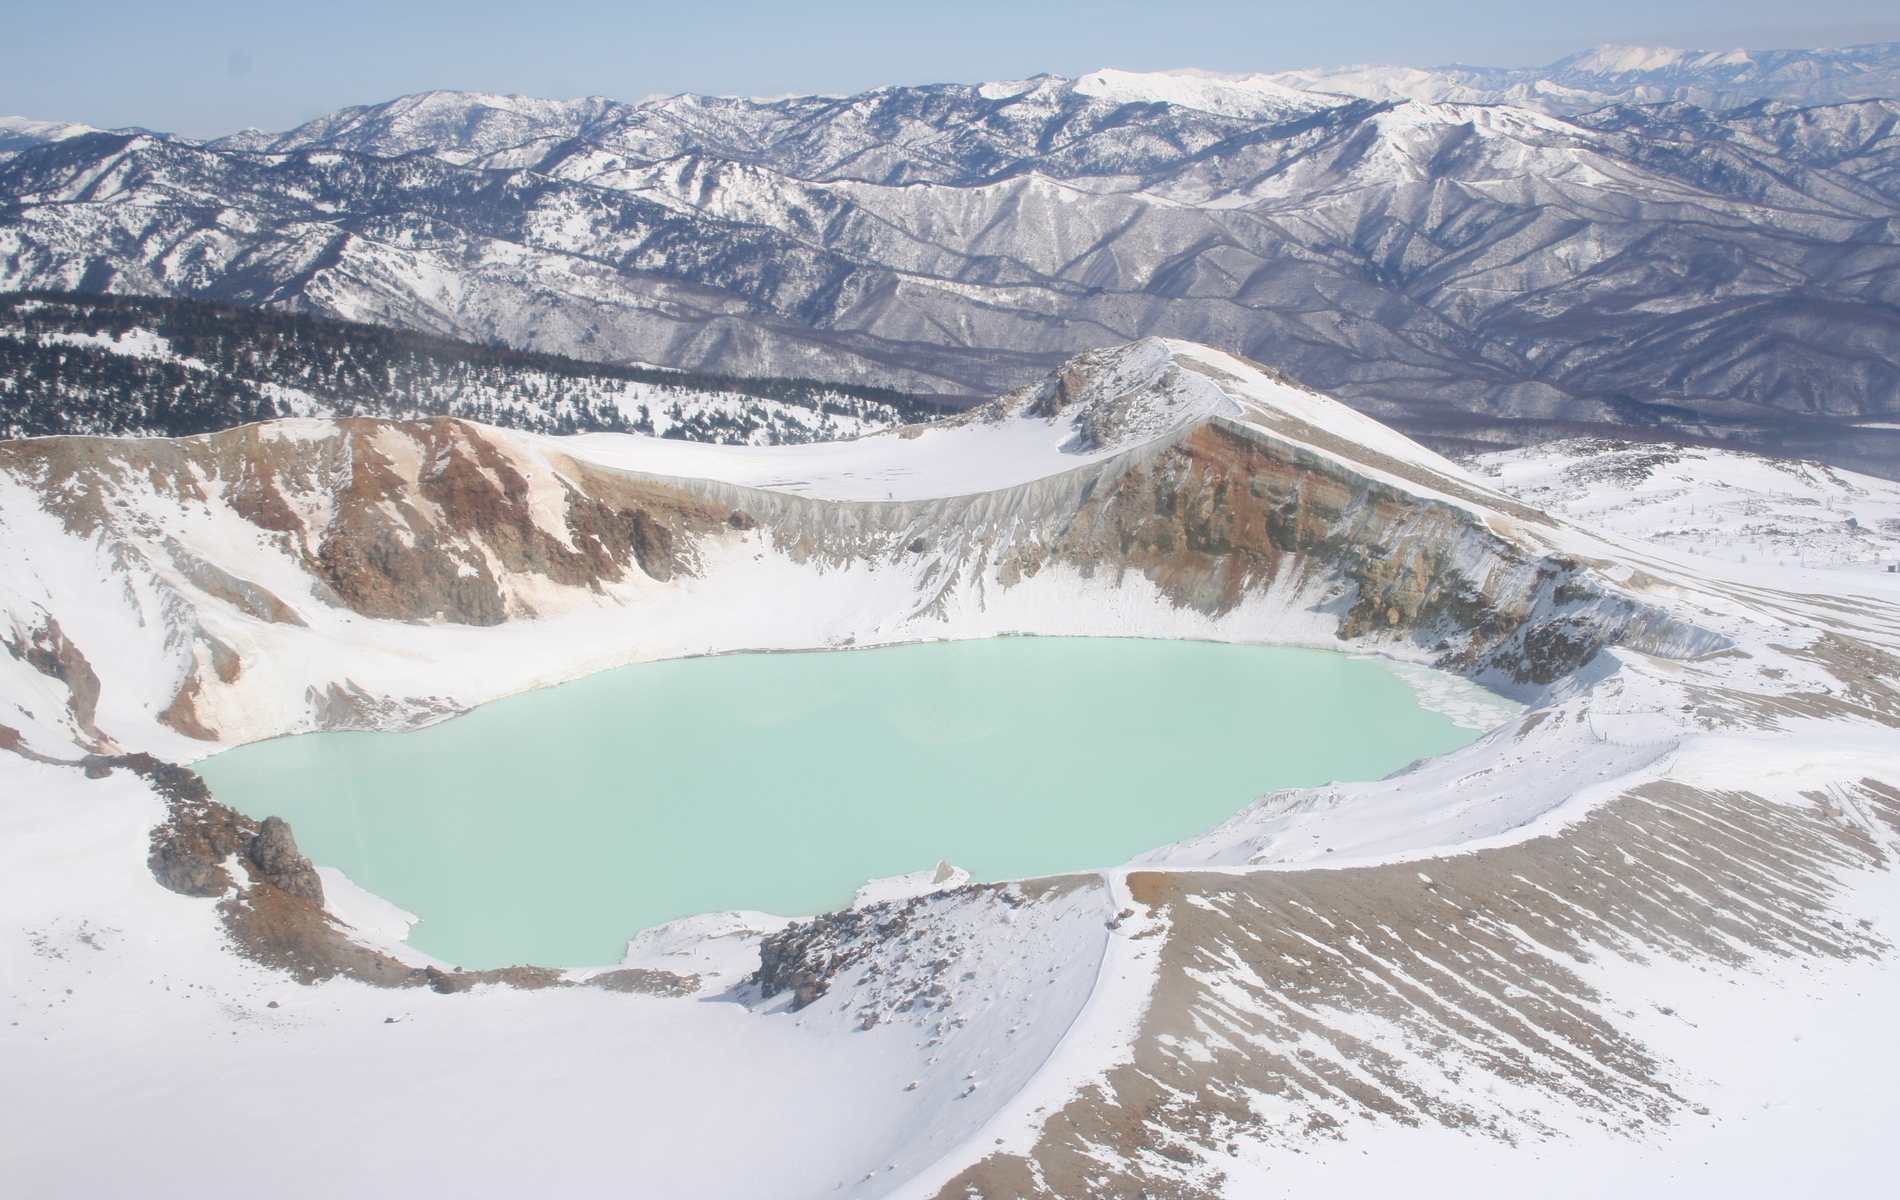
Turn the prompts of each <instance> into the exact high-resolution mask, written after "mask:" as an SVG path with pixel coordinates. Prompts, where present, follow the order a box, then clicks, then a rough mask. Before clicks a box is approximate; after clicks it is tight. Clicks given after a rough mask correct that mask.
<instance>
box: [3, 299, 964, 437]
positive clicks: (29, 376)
mask: <svg viewBox="0 0 1900 1200" xmlns="http://www.w3.org/2000/svg"><path fill="white" fill-rule="evenodd" d="M135 331H145V332H147V333H149V334H152V335H155V336H157V337H159V338H163V339H164V340H165V341H166V342H167V343H168V344H169V347H170V351H171V357H139V356H136V355H133V354H127V353H119V352H115V351H114V350H111V349H107V348H104V347H102V346H89V345H85V344H74V343H72V342H71V341H66V340H62V339H63V338H71V337H73V336H75V335H84V336H91V337H105V338H110V339H113V340H115V341H116V340H117V339H120V338H122V337H125V336H126V335H127V334H130V333H133V332H135ZM178 358H183V359H191V360H196V363H198V364H202V367H200V366H197V365H186V364H184V363H181V362H179V361H176V359H178ZM628 384H639V385H644V388H646V389H651V390H652V391H653V392H654V393H655V394H654V395H653V397H652V398H651V399H650V400H648V401H647V403H645V404H643V405H642V406H641V407H640V409H639V410H638V411H635V412H632V413H627V412H623V411H621V409H620V407H619V406H618V405H616V404H615V403H614V401H613V397H614V396H615V395H617V394H619V393H620V392H622V391H624V390H625V388H626V385H628ZM277 388H289V389H295V390H296V391H297V392H301V393H304V394H306V395H308V396H310V397H312V398H314V400H315V401H316V402H317V406H316V415H324V416H379V417H419V416H458V417H467V418H470V419H473V420H479V421H485V422H488V423H491V424H495V425H502V426H506V427H510V428H517V429H527V430H532V431H535V432H544V433H577V432H591V431H597V430H604V431H617V432H652V431H653V430H654V429H655V428H656V427H661V428H663V429H664V432H665V434H666V436H669V437H683V438H689V439H691V440H696V441H721V442H740V441H747V440H757V438H758V435H759V431H761V430H763V431H764V434H763V437H764V440H768V441H805V440H812V438H813V437H815V436H825V435H826V434H825V431H826V430H828V429H830V428H832V427H833V426H832V424H831V420H830V419H834V418H850V419H852V420H853V421H854V422H855V421H864V422H868V423H870V424H872V425H876V426H879V427H883V426H890V425H898V424H903V423H906V422H911V421H920V420H928V419H929V418H931V417H933V416H936V415H938V414H939V413H940V411H941V410H940V409H939V408H938V407H937V406H936V405H935V404H934V403H933V402H931V401H930V400H927V399H923V398H918V397H913V396H909V395H906V394H904V393H902V392H896V391H891V390H889V389H885V388H876V387H865V386H859V385H848V384H834V383H822V382H819V381H816V380H811V379H774V378H755V377H747V376H737V375H716V374H707V373H701V372H681V371H671V370H666V369H662V368H654V367H633V366H619V365H613V364H606V363H594V362H586V361H583V360H580V359H572V358H564V357H561V356H559V355H553V354H541V353H536V352H532V351H523V350H515V349H511V348H507V347H501V346H484V345H477V344H474V343H470V342H462V341H456V340H454V339H452V338H445V337H438V336H435V335H431V334H426V333H417V332H414V331H411V330H402V329H392V328H388V327H384V326H379V325H366V324H361V323H358V322H353V321H340V320H334V319H331V318H327V317H317V316H310V315H307V314H301V313H289V312H282V311H277V310H273V309H262V308H247V307H240V306H234V305H228V304H216V303H209V302H204V301H196V300H174V299H160V298H151V297H139V296H109V295H96V294H79V293H64V292H20V293H8V294H0V437H32V436H42V435H47V434H62V433H88V434H143V435H162V436H173V437H176V436H186V435H190V434H198V433H209V432H212V431H215V430H219V429H228V428H230V427H232V426H235V425H241V424H245V423H247V422H251V421H261V420H269V419H271V418H274V417H280V416H290V415H296V414H295V412H294V410H293V409H292V408H290V407H288V406H287V405H286V403H285V402H284V398H283V397H282V395H281V394H278V395H273V392H274V391H275V390H276V389H277ZM708 396H715V397H719V398H721V399H727V400H731V401H733V403H723V404H719V405H714V406H712V408H715V409H719V410H724V411H712V410H710V409H709V406H708V405H707V404H706V403H705V400H706V398H707V397H708ZM779 405H783V406H790V407H792V408H795V409H799V410H804V412H805V413H807V414H809V415H808V416H803V417H800V416H796V415H794V416H791V417H788V416H787V415H786V414H785V413H784V412H783V410H782V409H779V410H777V411H776V413H775V409H776V406H779ZM656 406H657V407H659V408H660V409H661V410H662V415H663V419H662V420H660V421H657V422H656V421H655V419H654V416H655V414H654V413H653V412H652V411H651V409H652V408H653V407H656Z"/></svg>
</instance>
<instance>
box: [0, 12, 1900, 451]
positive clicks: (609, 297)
mask: <svg viewBox="0 0 1900 1200" xmlns="http://www.w3.org/2000/svg"><path fill="white" fill-rule="evenodd" d="M1896 61H1900V51H1896V48H1895V47H1894V46H1876V47H1863V48H1859V49H1856V50H1853V51H1839V52H1834V51H1828V52H1818V51H1817V52H1788V53H1787V54H1783V55H1779V56H1777V55H1767V56H1763V55H1753V56H1750V55H1739V56H1738V55H1694V54H1686V53H1682V52H1674V51H1668V52H1664V51H1654V52H1652V51H1635V50H1615V51H1599V52H1593V53H1591V54H1588V55H1583V56H1578V57H1575V58H1573V59H1567V60H1565V61H1564V62H1563V63H1559V64H1557V65H1556V66H1554V67H1553V68H1551V69H1549V70H1547V71H1545V72H1543V73H1541V74H1539V75H1537V77H1536V79H1535V80H1531V79H1529V77H1528V76H1526V77H1523V78H1520V77H1518V76H1517V75H1512V74H1511V73H1509V72H1505V73H1498V72H1486V71H1474V72H1465V73H1463V74H1460V73H1459V72H1456V71H1447V72H1437V73H1426V75H1425V76H1419V77H1417V78H1414V75H1413V74H1410V73H1407V72H1403V71H1393V70H1384V69H1381V70H1377V71H1370V72H1357V73H1353V72H1344V73H1340V72H1335V73H1330V74H1324V76H1323V78H1322V77H1321V75H1311V76H1310V77H1309V76H1308V75H1299V76H1298V77H1297V78H1296V77H1293V76H1259V77H1244V78H1239V79H1234V78H1220V77H1213V76H1207V75H1200V74H1194V73H1160V74H1137V73H1131V72H1123V71H1113V70H1105V71H1098V72H1095V73H1092V74H1089V75H1085V76H1083V77H1081V78H1078V79H1062V78H1055V77H1049V76H1043V77H1038V78H1034V79H1028V80H1021V81H1014V82H1000V83H996V82H993V83H985V84H980V85H960V84H946V85H936V86H923V87H892V88H884V89H879V90H877V91H873V92H868V93H864V94H862V95H857V96H849V97H823V96H807V97H794V98H790V99H781V100H773V101H759V100H745V99H734V98H724V97H708V96H692V95H681V96H673V97H668V98H664V99H658V100H652V101H647V102H642V103H638V104H628V103H622V102H619V101H613V100H606V99H601V98H589V99H584V100H576V101H549V100H533V99H525V98H521V97H505V96H491V95H483V94H475V93H456V92H432V93H425V94H422V95H416V96H407V97H403V98H400V99H397V100H392V101H389V102H387V103H383V104H377V105H370V106H365V107H359V108H351V109H345V110H342V111H340V112H338V113H335V114H332V115H329V116H326V117H321V118H318V119H317V120H314V121H312V122H309V123H307V124H305V125H303V126H300V127H299V128H297V129H294V130H291V131H289V132H286V133H281V134H265V133H259V132H256V131H246V132H244V133H239V134H235V135H232V136H230V137H226V138H220V139H216V140H213V141H209V142H203V143H197V142H192V141H188V140H184V139H178V138H168V137H164V136H160V135H155V134H149V133H141V132H119V133H72V131H70V130H60V131H56V133H57V135H58V136H57V140H50V141H42V142H38V143H37V144H32V145H28V146H27V148H25V149H20V150H16V151H13V152H11V153H9V154H7V156H6V157H5V158H4V160H3V161H0V200H3V201H4V207H0V287H9V288H60V289H80V290H88V291H117V292H138V293H151V294H159V295H172V296H194V297H205V298H214V299H219V300H225V301H230V302H235V303H241V304H261V305H272V306H280V307H285V308H291V309H295V310H301V311H311V312H317V313H324V314H329V315H334V316H340V317H345V318H349V319H354V320H363V321H372V322H378V323H385V324H392V325H398V326H402V327H406V328H411V329H417V330H425V331H430V332H436V333H443V334H449V335H453V336H457V337H463V338H469V339H472V340H476V341H482V342H489V341H499V342H502V343H505V344H509V345H513V346H518V347H526V348H533V349H538V350H546V351H552V352H557V353H562V354H569V355H575V356H580V357H586V358H593V359H600V360H607V361H644V362H654V363H661V364H665V365H669V366H678V367H695V368H711V369H716V370H720V371H725V372H745V373H754V374H773V375H803V376H810V377H818V378H833V379H854V380H860V381H873V382H879V383H885V384H889V385H893V386H898V387H902V388H905V389H908V390H913V391H923V392H934V393H938V394H948V395H965V396H968V395H982V394H988V393H991V392H993V391H995V390H997V389H1000V388H1004V387H1008V386H1013V385H1016V384H1018V383H1021V382H1023V381H1024V380H1026V379H1029V378H1032V377H1034V376H1035V375H1037V374H1038V373H1040V372H1041V371H1044V370H1047V369H1048V368H1049V367H1051V366H1053V365H1054V364H1055V363H1057V362H1058V361H1060V360H1061V359H1062V358H1064V357H1065V356H1067V355H1069V354H1071V353H1073V352H1075V351H1076V350H1078V349H1082V348H1086V347H1088V346H1093V345H1107V344H1114V343H1118V342H1120V341H1123V340H1126V339H1129V338H1134V337H1139V336H1143V335H1149V334H1160V335H1168V336H1179V337H1186V338H1191V339H1194V340H1198V341H1201V342H1205V343H1209V344H1214V345H1219V346H1223V347H1225V348H1227V349H1230V350H1233V351H1235V352H1238V353H1242V354H1245V355H1247V356H1248V357H1250V358H1253V359H1255V360H1257V361H1261V362H1264V363H1266V364H1268V365H1270V366H1272V367H1274V368H1276V369H1279V370H1284V371H1286V372H1288V373H1289V374H1291V375H1292V376H1294V377H1295V378H1298V379H1301V380H1302V381H1304V382H1306V383H1308V384H1311V385H1313V386H1316V387H1320V388H1322V389H1324V390H1327V391H1329V392H1330V393H1332V394H1336V395H1338V396H1340V397H1341V398H1343V399H1346V400H1348V401H1349V402H1351V403H1353V404H1355V405H1356V406H1358V407H1360V408H1362V409H1363V410H1365V411H1368V412H1371V413H1373V414H1375V415H1377V416H1379V417H1380V418H1382V419H1385V420H1389V421H1391V422H1393V423H1395V424H1396V425H1398V426H1399V427H1401V428H1404V429H1406V430H1408V431H1410V432H1412V433H1414V434H1417V435H1419V436H1423V437H1426V438H1428V439H1430V440H1433V441H1434V442H1435V444H1438V445H1440V446H1446V447H1453V446H1466V447H1469V446H1472V445H1481V444H1483V443H1486V442H1504V443H1516V442H1522V441H1526V440H1530V439H1533V438H1540V437H1548V436H1553V435H1559V434H1577V433H1602V432H1616V431H1618V430H1626V429H1645V428H1647V429H1652V430H1661V431H1663V432H1665V433H1674V434H1679V435H1680V434H1687V435H1693V436H1699V437H1704V438H1715V439H1733V440H1735V441H1736V442H1737V443H1739V444H1743V445H1752V446H1757V447H1762V448H1775V449H1787V450H1791V451H1797V452H1805V453H1808V454H1813V455H1819V456H1822V457H1827V458H1829V459H1831V460H1833V461H1836V462H1840V463H1842V464H1843V465H1847V466H1853V467H1857V468H1860V469H1868V470H1879V471H1889V472H1890V471H1893V470H1895V469H1900V467H1896V465H1895V464H1897V463H1900V431H1895V430H1892V429H1889V428H1885V426H1887V425H1889V424H1891V422H1890V421H1889V420H1887V418H1891V417H1893V416H1894V415H1896V412H1900V368H1896V366H1895V364H1894V362H1893V360H1892V358H1891V356H1890V355H1887V354H1884V353H1882V352H1881V349H1880V348H1881V347H1886V346H1891V345H1892V344H1894V343H1895V341H1896V339H1900V232H1897V230H1900V225H1897V224H1896V220H1897V214H1900V136H1896V129H1897V128H1900V124H1897V121H1896V118H1897V117H1900V106H1897V105H1896V102H1895V101H1893V100H1891V99H1882V98H1866V99H1861V98H1854V97H1858V96H1861V95H1863V94H1866V93H1874V94H1882V95H1887V96H1891V95H1892V94H1893V92H1894V89H1892V88H1890V87H1889V86H1888V84H1887V83H1886V82H1885V81H1886V80H1888V79H1890V78H1891V77H1892V74H1893V70H1894V64H1895V62H1896ZM1426 76H1429V78H1427V77H1426ZM1446 80H1462V81H1463V82H1458V83H1457V84H1456V86H1455V87H1454V86H1452V85H1451V84H1449V83H1446V82H1445V81H1446ZM1558 87H1562V88H1565V89H1569V90H1568V91H1565V92H1564V93H1563V94H1564V95H1565V96H1570V97H1572V99H1575V98H1576V97H1579V96H1587V102H1586V100H1575V103H1572V102H1570V101H1565V102H1564V103H1557V102H1555V101H1549V102H1546V101H1537V102H1536V103H1535V104H1532V100H1534V99H1535V96H1544V95H1546V93H1547V92H1549V90H1550V89H1552V88H1558ZM1315 88H1324V89H1330V90H1312V89H1315ZM1527 88H1528V89H1529V91H1526V90H1525V89H1527ZM1591 89H1607V90H1598V91H1593V90H1591ZM1751 89H1753V90H1752V91H1751ZM1355 93H1363V94H1355ZM1533 93H1534V94H1535V95H1533ZM1771 95H1772V96H1774V97H1777V98H1772V99H1770V98H1764V97H1768V96H1771ZM1783 97H1785V98H1783ZM1600 99H1609V100H1612V101H1614V103H1611V104H1610V105H1609V106H1608V107H1592V106H1593V105H1595V104H1596V103H1597V101H1598V100H1600ZM1741 99H1747V100H1748V101H1749V102H1748V103H1747V104H1745V105H1743V106H1742V107H1739V108H1733V107H1723V106H1724V105H1727V104H1729V103H1731V102H1733V101H1736V100H1741ZM1479 100H1481V101H1484V103H1475V102H1473V101H1479ZM1817 100H1822V101H1825V103H1814V101H1817ZM1499 101H1506V102H1499ZM1651 101H1654V102H1651ZM1702 103H1707V104H1709V105H1712V107H1703V106H1701V105H1702ZM1527 105H1528V106H1527ZM1576 109H1584V110H1586V111H1573V110H1576ZM68 133H72V135H71V136H66V135H67V134H68ZM30 136H31V135H30V131H28V132H22V131H20V130H17V129H16V131H15V138H16V141H18V140H20V139H22V138H29V137H30ZM46 136H49V137H51V136H54V134H50V133H49V134H47V135H46Z"/></svg>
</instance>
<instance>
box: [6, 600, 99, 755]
mask: <svg viewBox="0 0 1900 1200" xmlns="http://www.w3.org/2000/svg"><path fill="white" fill-rule="evenodd" d="M0 645H4V646H5V647H6V649H7V653H9V654H11V655H12V656H13V657H14V658H17V659H19V660H21V661H22V662H24V663H26V664H27V665H28V666H29V667H32V668H33V669H34V670H35V671H38V672H39V673H40V674H42V675H44V676H46V677H47V678H49V679H55V680H58V681H59V682H60V683H63V684H65V685H66V690H67V695H68V699H67V702H66V711H67V713H68V715H69V716H70V717H71V719H72V723H73V727H74V728H75V729H76V730H77V731H78V732H79V734H80V736H81V737H82V738H83V739H84V740H85V741H86V742H88V743H89V748H90V749H94V750H102V749H105V748H106V747H108V746H110V744H111V739H110V738H108V737H106V736H105V734H103V733H101V732H100V731H99V726H98V725H97V724H95V718H96V717H97V715H98V709H99V675H98V673H97V672H96V671H94V670H93V669H92V664H91V663H90V662H88V661H86V656H85V655H84V654H82V653H81V652H80V650H79V647H78V646H75V645H74V644H73V643H72V642H71V641H70V640H68V638H67V637H66V633H65V631H64V630H62V629H61V628H60V627H59V622H58V621H56V620H54V619H53V618H52V617H51V616H45V617H44V619H43V620H42V621H41V622H40V624H39V625H38V626H37V627H35V628H32V629H19V628H17V627H16V628H15V629H14V630H13V633H12V636H10V637H4V638H0Z"/></svg>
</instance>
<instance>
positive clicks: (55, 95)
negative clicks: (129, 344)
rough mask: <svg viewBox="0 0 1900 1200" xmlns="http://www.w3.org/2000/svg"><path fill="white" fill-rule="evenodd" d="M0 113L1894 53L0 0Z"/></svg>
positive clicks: (479, 0) (1584, 13)
mask: <svg viewBox="0 0 1900 1200" xmlns="http://www.w3.org/2000/svg"><path fill="white" fill-rule="evenodd" d="M7 7H8V8H9V9H10V10H11V11H9V12H7V13H5V14H4V15H0V113H5V114H12V115H20V116H27V117H38V118H43V119H59V120H70V121H84V122H87V123H89V124H94V125H103V126H118V125H143V126H147V127H149V128H154V129H164V130H170V131H174V132H178V133H183V134H188V135H208V134H215V133H224V132H229V131H231V130H234V129H239V128H243V127H245V126H251V125H255V126H260V127H263V128H267V129H281V128H287V127H289V126H291V125H294V124H296V123H298V122H300V121H302V120H305V119H307V118H309V117H311V116H314V115H316V114H318V113H321V112H326V111H329V110H331V109H335V108H340V107H343V106H344V105H349V104H361V103H369V102H374V101H378V100H386V99H389V98H390V97H392V96H397V95H401V94H403V93H405V92H416V91H423V90H426V89H429V88H469V89H476V90H481V91H494V92H520V93H524V94H528V95H537V96H557V97H566V96H579V95H606V96H615V97H619V98H621V99H628V100H637V99H639V98H640V97H642V96H647V95H651V94H653V93H656V92H658V93H664V92H679V91H697V92H709V93H715V94H740V95H759V96H765V95H779V94H784V93H787V92H851V91H858V90H861V89H864V88H868V87H875V86H878V85H880V84H886V83H925V82H937V81H944V80H959V81H976V80H983V79H1007V78H1016V77H1021V76H1024V75H1032V74H1035V73H1037V72H1040V71H1051V72H1056V73H1059V74H1070V75H1073V74H1079V73H1082V72H1084V71H1089V70H1093V69H1095V68H1097V67H1104V66H1115V67H1126V68H1130V69H1136V70H1141V69H1157V68H1166V67H1182V66H1200V67H1207V68H1210V69H1215V70H1225V71H1246V70H1279V69H1284V68H1289V67H1302V66H1318V65H1334V64H1340V63H1361V62H1394V63H1405V64H1410V65H1418V66H1430V65H1436V64H1439V63H1444V62H1469V63H1483V64H1497V65H1533V64H1539V63H1544V62H1548V61H1550V60H1552V59H1554V58H1557V57H1559V56H1561V55H1563V54H1566V53H1568V52H1570V51H1571V50H1576V49H1582V48H1583V47H1585V46H1589V45H1595V44H1597V43H1601V42H1607V41H1644V42H1662V43H1666V44H1671V45H1682V46H1696V47H1717V46H1719V47H1724V48H1726V47H1731V46H1745V47H1749V48H1765V47H1775V46H1811V45H1845V44H1849V43H1853V42H1864V41H1886V40H1900V11H1896V5H1895V4H1894V0H1803V2H1802V3H1799V4H1790V3H1788V2H1787V0H1589V2H1588V3H1577V4H1570V3H1563V4H1557V3H1552V2H1551V0H1471V2H1468V3H1459V2H1457V0H1436V2H1430V0H1343V2H1342V0H1299V2H1296V3H1289V2H1286V0H1183V2H1179V3H1168V2H1167V0H1146V2H1142V3H1135V2H1130V0H1095V2H1094V3H1086V4H1084V3H1043V2H1040V0H935V2H933V3H925V4H912V3H904V2H903V0H805V2H803V3H798V2H792V3H761V2H757V0H669V2H666V3H658V4H655V3H645V2H638V0H636V2H622V3H609V2H598V0H509V2H507V3H497V2H494V0H458V2H455V3H445V2H443V0H306V2H305V3H299V4H278V3H271V2H269V0H11V2H10V3H9V4H8V6H7Z"/></svg>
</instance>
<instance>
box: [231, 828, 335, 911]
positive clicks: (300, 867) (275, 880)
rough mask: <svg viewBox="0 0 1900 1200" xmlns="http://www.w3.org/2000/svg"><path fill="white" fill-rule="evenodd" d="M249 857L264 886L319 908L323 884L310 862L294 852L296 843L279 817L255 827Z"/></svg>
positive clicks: (321, 900)
mask: <svg viewBox="0 0 1900 1200" xmlns="http://www.w3.org/2000/svg"><path fill="white" fill-rule="evenodd" d="M249 856H250V860H251V861H252V862H253V863H255V864H257V869H258V874H259V878H261V879H262V880H263V881H264V882H265V883H269V884H272V885H274V886H276V887H280V888H282V889H283V890H284V891H286V892H289V893H290V894H291V895H293V896H301V897H302V898H303V899H305V900H308V901H310V903H312V904H316V905H319V906H320V905H322V903H323V881H322V880H320V879H318V878H317V869H316V868H315V867H313V866H311V865H310V860H309V859H307V858H305V857H304V856H303V855H302V854H300V853H298V852H297V839H296V838H295V837H294V836H293V835H292V834H291V832H290V824H289V822H287V821H285V820H284V819H283V818H282V817H265V818H264V823H263V824H262V825H259V826H258V827H257V836H255V837H253V838H252V839H251V844H250V848H249Z"/></svg>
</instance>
